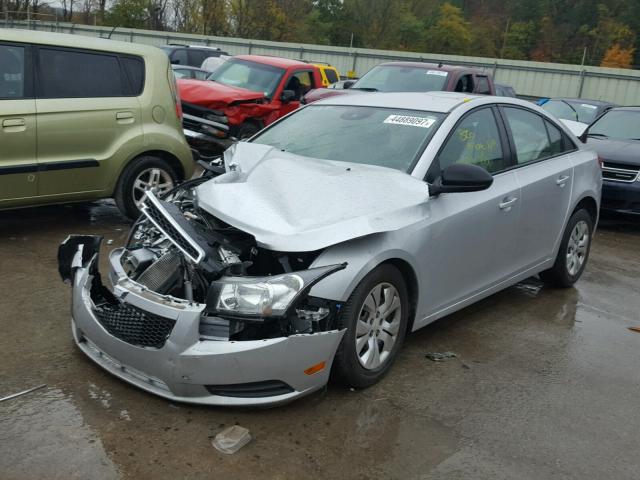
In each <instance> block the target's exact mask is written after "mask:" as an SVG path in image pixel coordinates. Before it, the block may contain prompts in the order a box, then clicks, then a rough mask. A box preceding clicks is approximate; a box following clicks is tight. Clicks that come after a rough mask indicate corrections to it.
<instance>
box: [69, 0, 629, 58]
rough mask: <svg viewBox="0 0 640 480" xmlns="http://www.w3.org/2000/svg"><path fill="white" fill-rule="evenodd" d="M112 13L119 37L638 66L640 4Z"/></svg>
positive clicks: (126, 6)
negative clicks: (129, 30) (191, 36)
mask: <svg viewBox="0 0 640 480" xmlns="http://www.w3.org/2000/svg"><path fill="white" fill-rule="evenodd" d="M103 3H104V2H103ZM83 4H86V5H89V7H87V8H97V7H91V5H97V4H98V2H95V1H93V2H92V1H88V2H83ZM107 5H110V6H111V8H110V9H109V10H108V12H107V14H106V15H105V23H106V24H109V25H117V26H122V27H138V28H160V29H168V30H179V31H185V32H195V33H206V34H209V35H229V36H237V37H245V38H256V39H264V40H279V41H288V42H294V43H295V42H299V43H317V44H325V45H340V46H348V45H350V44H351V41H352V39H353V46H354V47H363V48H375V49H399V50H409V51H416V52H425V53H446V54H457V55H477V56H487V57H501V56H502V57H503V58H511V59H528V60H539V61H553V62H567V63H580V62H581V61H582V56H583V53H584V50H585V48H586V51H587V55H586V59H585V60H586V63H587V64H593V65H599V64H601V63H603V61H604V60H605V57H607V56H608V57H610V58H609V59H611V58H613V59H614V60H615V59H616V58H617V59H618V60H615V61H616V62H618V63H620V62H622V60H624V61H626V60H627V59H628V58H631V60H630V62H631V63H630V64H631V65H633V64H634V63H635V64H639V63H640V51H639V49H637V48H635V47H636V46H637V44H638V33H639V32H640V0H474V1H470V0H449V1H445V0H113V1H111V2H107ZM158 6H161V7H162V8H163V10H162V11H161V12H160V13H158V11H157V7H158ZM77 13H78V15H82V12H80V11H78V12H77ZM85 17H86V18H91V17H90V16H88V15H86V16H85ZM614 47H615V48H614ZM620 52H622V53H620ZM620 58H622V60H620ZM622 63H624V62H622Z"/></svg>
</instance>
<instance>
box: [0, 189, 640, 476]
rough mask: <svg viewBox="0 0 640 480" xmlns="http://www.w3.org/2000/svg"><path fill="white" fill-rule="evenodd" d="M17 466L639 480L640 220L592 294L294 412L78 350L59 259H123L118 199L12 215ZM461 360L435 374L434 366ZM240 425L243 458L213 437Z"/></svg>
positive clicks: (613, 236) (421, 346)
mask: <svg viewBox="0 0 640 480" xmlns="http://www.w3.org/2000/svg"><path fill="white" fill-rule="evenodd" d="M0 225H2V228H0V265H1V268H0V271H1V273H2V275H1V276H0V292H2V297H1V298H0V325H2V335H0V397H2V396H5V395H9V394H11V393H15V392H18V391H21V390H24V389H26V388H29V387H32V386H35V385H38V384H42V383H46V384H47V385H48V386H47V388H45V389H41V390H38V391H35V392H32V393H30V394H27V395H24V396H21V397H19V398H15V399H12V400H8V401H5V402H2V403H0V470H1V475H0V476H1V477H2V478H3V479H14V478H17V479H23V478H64V479H67V478H82V479H87V478H100V479H103V478H104V479H108V478H137V479H140V478H151V477H152V476H153V477H155V478H159V477H162V478H165V477H166V478H214V477H215V478H225V479H233V478H282V479H284V478H323V477H324V478H398V479H401V478H402V479H406V478H421V479H422V478H427V479H432V478H433V479H458V478H460V479H462V478H464V479H474V480H478V479H492V480H496V479H515V478H517V479H521V480H524V479H554V478H562V479H567V478H575V479H585V478H595V479H606V478H612V479H613V478H615V479H616V480H622V479H632V478H633V479H637V478H638V475H639V472H640V459H639V457H638V455H637V452H638V448H639V447H640V433H639V432H640V413H639V408H638V399H639V398H640V333H634V332H632V331H630V330H628V327H630V326H640V315H639V314H638V312H640V295H639V292H640V275H639V271H640V222H636V223H633V221H630V220H627V219H622V220H620V219H618V220H607V221H605V222H603V223H602V224H601V226H600V230H599V231H598V233H597V234H596V237H595V241H594V245H593V250H592V254H591V259H590V263H589V266H588V267H587V271H586V273H585V275H584V276H583V278H582V280H581V281H580V282H579V283H578V284H577V285H576V288H573V289H568V290H554V289H551V288H544V287H542V286H541V284H540V283H539V282H538V281H537V280H536V279H530V281H527V282H525V283H523V284H520V285H518V286H515V287H512V288H510V289H508V290H505V291H503V292H501V293H499V294H497V295H494V296H492V297H490V298H488V299H486V300H484V301H482V302H480V303H479V304H476V305H474V306H472V307H470V308H467V309H465V310H463V311H461V312H459V313H457V314H455V315H452V316H450V317H447V318H445V319H442V320H440V321H438V322H436V323H435V324H432V325H431V326H429V327H427V328H425V329H423V330H420V331H419V332H416V333H415V334H413V335H411V336H410V337H409V338H408V340H407V342H406V344H405V348H404V349H403V351H402V352H401V353H400V356H399V358H398V361H397V362H396V364H395V366H394V368H393V369H392V371H391V373H390V374H389V375H388V376H387V377H386V378H385V379H384V380H383V381H382V382H381V383H380V384H378V385H376V386H375V387H372V388H370V389H368V390H364V391H349V390H345V389H343V388H341V387H338V386H329V387H328V389H327V390H326V391H324V392H322V393H318V394H315V395H312V396H310V397H308V398H305V399H303V400H301V401H298V402H295V403H292V404H290V405H287V406H284V407H279V408H274V409H269V410H238V409H235V410H231V409H220V408H201V407H194V406H189V405H176V404H172V403H169V402H167V401H165V400H163V399H160V398H156V397H155V396H152V395H149V394H147V393H144V392H142V391H140V390H138V389H136V388H134V387H131V386H129V385H127V384H125V383H124V382H122V381H120V380H117V379H116V378H114V377H112V376H110V375H109V374H107V373H105V372H103V371H102V370H101V369H100V368H98V367H97V366H95V365H94V364H93V363H91V362H90V361H89V360H88V359H86V358H85V357H84V356H83V355H82V354H81V353H80V352H79V350H77V349H76V348H75V346H74V345H73V342H72V340H71V333H70V330H69V311H70V310H69V308H70V304H69V302H70V289H69V287H68V286H66V285H64V284H62V282H61V281H60V279H59V277H58V274H57V263H56V251H57V247H58V244H59V242H60V241H61V240H63V239H64V238H65V237H66V235H67V234H68V233H100V234H102V235H104V236H105V239H107V240H113V244H112V245H106V244H104V245H103V255H102V257H103V258H102V264H103V267H102V268H103V271H106V270H105V262H104V260H105V256H106V255H105V251H106V250H108V249H111V248H114V247H116V246H118V245H120V244H121V243H122V242H123V241H124V239H125V236H126V234H127V230H128V224H127V223H126V222H125V221H124V219H123V217H121V216H120V215H119V214H118V211H117V209H116V208H115V207H114V206H113V204H112V203H110V202H108V201H105V202H101V203H95V204H89V205H76V206H55V207H45V208H39V209H26V210H17V211H12V212H0ZM443 351H452V352H455V353H456V354H457V355H458V357H457V358H453V359H450V360H448V361H446V362H432V361H430V360H428V359H426V358H425V354H426V353H428V352H443ZM234 423H238V424H240V425H242V426H244V427H246V428H248V429H249V430H250V431H251V434H252V436H253V437H254V438H253V440H252V442H251V443H249V444H248V445H247V446H245V447H244V448H243V449H242V450H240V451H239V452H238V453H236V454H234V455H231V456H227V455H224V454H222V453H219V452H218V451H216V450H215V449H214V448H213V447H212V446H211V439H212V437H213V436H214V435H215V434H216V433H218V432H219V431H220V430H222V429H223V428H224V427H226V426H230V425H233V424H234Z"/></svg>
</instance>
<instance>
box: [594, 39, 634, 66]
mask: <svg viewBox="0 0 640 480" xmlns="http://www.w3.org/2000/svg"><path fill="white" fill-rule="evenodd" d="M634 52H635V48H622V47H621V46H620V45H619V44H617V43H616V44H615V45H613V46H612V47H611V48H609V49H608V50H607V51H606V53H605V55H604V58H603V59H602V63H600V66H601V67H612V68H631V64H632V63H633V54H634Z"/></svg>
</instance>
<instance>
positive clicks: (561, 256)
mask: <svg viewBox="0 0 640 480" xmlns="http://www.w3.org/2000/svg"><path fill="white" fill-rule="evenodd" d="M580 222H584V223H585V224H586V226H587V233H588V239H587V244H586V251H585V253H584V256H583V261H582V264H581V265H580V267H579V269H578V270H577V271H575V272H573V273H571V272H570V271H569V268H568V266H567V255H568V253H569V249H570V246H569V241H570V239H571V235H572V233H573V232H574V229H575V228H576V225H578V223H580ZM592 240H593V219H592V218H591V215H589V212H587V211H586V210H584V209H581V210H578V211H577V212H574V214H573V215H572V216H571V218H570V219H569V222H568V223H567V227H566V228H565V231H564V234H563V235H562V241H561V242H560V248H559V249H558V256H557V257H556V261H555V263H554V264H553V267H551V268H550V269H548V270H545V271H544V272H540V279H541V280H542V281H543V282H545V283H548V284H550V285H553V286H556V287H562V288H567V287H570V286H572V285H573V284H574V283H576V282H577V281H578V279H579V278H580V276H581V275H582V272H584V269H585V267H586V266H587V261H588V260H589V252H590V251H591V243H592Z"/></svg>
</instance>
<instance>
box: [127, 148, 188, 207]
mask: <svg viewBox="0 0 640 480" xmlns="http://www.w3.org/2000/svg"><path fill="white" fill-rule="evenodd" d="M176 183H177V176H176V173H175V172H174V171H173V169H172V168H171V166H169V164H168V163H167V162H166V161H165V160H163V159H162V158H159V157H153V156H144V157H139V158H137V159H135V160H133V161H132V162H131V163H130V164H129V165H127V167H126V168H125V170H124V171H123V172H122V174H121V175H120V180H119V181H118V186H117V187H116V192H115V195H114V197H115V200H116V204H117V205H118V208H120V210H121V211H122V213H124V214H125V215H126V216H127V217H129V218H131V219H136V218H138V216H139V215H140V205H141V204H142V201H143V199H144V195H145V193H146V191H147V190H151V189H155V192H156V194H157V195H159V196H161V195H163V194H165V193H167V192H168V191H170V190H171V189H172V188H173V187H174V186H175V185H176Z"/></svg>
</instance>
